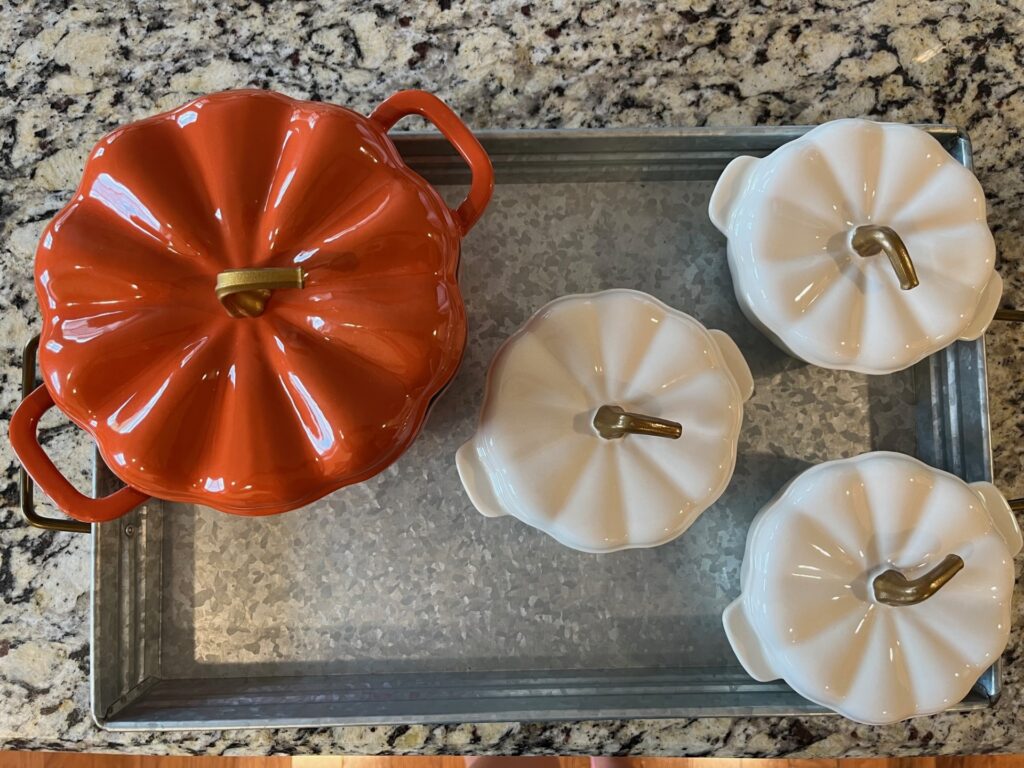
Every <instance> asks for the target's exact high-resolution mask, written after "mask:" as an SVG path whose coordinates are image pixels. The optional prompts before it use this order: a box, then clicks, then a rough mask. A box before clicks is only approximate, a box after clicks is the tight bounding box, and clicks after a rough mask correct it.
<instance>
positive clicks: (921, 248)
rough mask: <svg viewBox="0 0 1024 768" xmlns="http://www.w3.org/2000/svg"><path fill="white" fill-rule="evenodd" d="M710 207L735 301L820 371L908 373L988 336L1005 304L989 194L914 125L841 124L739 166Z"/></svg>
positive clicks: (734, 164)
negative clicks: (723, 240)
mask: <svg viewBox="0 0 1024 768" xmlns="http://www.w3.org/2000/svg"><path fill="white" fill-rule="evenodd" d="M709 212H710V216H711V220H712V221H713V222H714V224H715V225H716V226H717V227H718V228H719V229H720V230H721V231H722V232H723V233H724V234H725V235H727V236H728V238H729V249H728V251H729V263H730V267H731V270H732V274H733V279H734V287H735V289H736V295H737V298H738V299H739V302H740V304H741V305H742V306H743V308H744V309H745V310H746V311H747V314H748V315H750V316H751V319H753V320H754V321H755V322H756V323H758V324H759V325H760V326H761V327H762V329H763V330H765V331H766V332H767V333H768V334H769V335H770V336H771V337H773V339H774V340H776V341H777V342H779V343H780V345H781V346H783V347H784V348H786V349H787V350H788V351H790V352H792V353H793V354H794V355H796V356H797V357H800V358H802V359H804V360H806V361H807V362H810V363H813V364H815V365H820V366H823V367H826V368H842V369H847V370H854V371H859V372H862V373H878V374H881V373H891V372H893V371H897V370H901V369H903V368H906V367H908V366H910V365H912V364H913V363H915V362H917V361H918V360H921V359H923V358H924V357H926V356H928V355H930V354H932V353H933V352H936V351H938V350H939V349H942V348H943V347H946V346H948V345H949V344H950V343H952V342H954V341H956V340H957V339H973V338H977V337H978V336H980V335H981V334H982V333H983V332H984V331H985V328H986V327H987V326H988V324H989V323H990V322H991V320H992V317H993V315H994V314H995V310H996V308H997V306H998V304H999V298H1000V295H1001V293H1002V281H1001V279H1000V277H999V275H998V274H997V273H996V272H995V244H994V241H993V239H992V235H991V233H990V232H989V229H988V226H987V224H986V220H985V196H984V193H983V192H982V189H981V185H980V184H979V183H978V180H977V179H976V178H975V177H974V174H972V173H971V172H970V171H969V170H968V169H967V168H965V167H964V166H962V165H961V164H960V163H958V162H957V161H956V160H955V159H954V158H953V157H951V156H950V154H949V153H948V152H946V150H945V149H943V148H942V146H941V145H940V144H939V143H938V141H936V140H935V139H934V138H933V137H932V136H930V135H928V134H927V133H925V132H924V131H922V130H919V129H917V128H912V127H910V126H906V125H896V124H884V123H874V122H871V121H868V120H838V121H835V122H832V123H827V124H825V125H822V126H820V127H818V128H815V129H814V130H812V131H810V132H808V133H807V134H806V135H804V136H803V137H801V138H799V139H797V140H795V141H792V142H790V143H788V144H786V145H784V146H782V147H781V148H779V149H777V150H776V151H774V152H773V153H772V154H771V155H769V156H768V157H766V158H763V159H757V158H753V157H739V158H736V159H735V160H733V162H732V163H730V165H729V166H728V167H727V168H726V170H725V172H724V173H723V174H722V176H721V178H720V179H719V182H718V184H717V186H716V188H715V191H714V194H713V196H712V199H711V204H710V211H709Z"/></svg>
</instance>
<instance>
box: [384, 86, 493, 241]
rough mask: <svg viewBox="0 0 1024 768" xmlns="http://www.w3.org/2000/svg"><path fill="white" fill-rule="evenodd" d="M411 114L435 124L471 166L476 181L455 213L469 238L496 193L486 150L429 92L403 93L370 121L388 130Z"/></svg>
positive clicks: (462, 231) (389, 100)
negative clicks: (468, 233) (492, 195)
mask: <svg viewBox="0 0 1024 768" xmlns="http://www.w3.org/2000/svg"><path fill="white" fill-rule="evenodd" d="M408 115H419V116H420V117H423V118H426V119H427V120H429V121H430V122H431V123H433V124H434V125H435V126H436V127H437V129H438V130H439V131H440V132H441V133H442V134H444V137H445V138H446V139H448V141H449V142H451V145H452V146H453V147H455V150H456V151H457V152H458V153H459V154H460V155H462V159H463V160H465V161H466V164H467V165H468V166H469V170H470V173H471V174H472V180H471V181H470V185H469V194H468V195H466V199H465V200H463V201H462V203H461V204H460V205H459V207H458V208H457V209H456V210H454V211H452V215H453V216H454V217H455V221H456V222H458V224H459V228H460V230H461V233H462V234H463V235H465V234H466V233H467V232H469V230H471V229H472V228H473V225H474V224H476V222H477V221H478V220H479V218H480V216H482V215H483V212H484V208H486V207H487V203H488V202H489V201H490V199H491V193H492V192H493V191H494V169H493V168H492V167H491V160H490V158H489V157H487V153H486V152H485V151H484V148H483V147H482V146H480V142H479V141H477V138H476V136H474V135H473V134H472V132H471V131H470V130H469V128H467V127H466V124H465V123H463V122H462V121H461V120H460V119H459V118H458V116H457V115H456V114H455V113H454V112H452V110H451V109H450V108H449V107H448V105H447V104H445V103H444V102H443V101H441V100H440V99H439V98H437V96H434V95H433V94H430V93H427V92H425V91H399V92H398V93H396V94H394V95H393V96H391V97H389V98H387V99H385V100H384V101H383V102H382V103H381V105H380V106H379V107H377V108H376V109H375V110H373V114H372V115H370V119H371V120H373V121H374V122H376V123H377V124H378V125H380V127H381V128H383V129H384V130H385V131H389V130H391V128H392V127H393V126H394V124H395V123H397V122H398V121H399V120H401V119H402V118H403V117H406V116H408Z"/></svg>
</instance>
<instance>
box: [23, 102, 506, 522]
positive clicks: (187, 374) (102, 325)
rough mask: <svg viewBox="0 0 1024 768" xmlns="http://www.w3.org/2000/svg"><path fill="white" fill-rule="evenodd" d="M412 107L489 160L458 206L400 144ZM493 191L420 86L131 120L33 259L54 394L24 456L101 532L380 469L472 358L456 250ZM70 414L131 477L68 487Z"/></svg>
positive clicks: (240, 506)
mask: <svg viewBox="0 0 1024 768" xmlns="http://www.w3.org/2000/svg"><path fill="white" fill-rule="evenodd" d="M410 114H418V115H422V116H423V117H425V118H426V119H428V120H429V121H431V122H432V123H433V124H434V125H435V126H437V127H438V128H439V129H440V130H441V132H442V133H443V134H444V135H445V136H446V137H447V138H448V140H449V141H450V142H451V143H452V145H453V146H454V147H455V148H456V149H457V150H458V152H459V153H460V154H461V155H462V156H463V158H464V159H465V160H466V162H467V163H468V164H469V166H470V170H471V172H472V184H471V188H470V191H469V195H468V196H467V198H466V199H465V201H463V203H462V204H461V205H460V206H459V207H458V208H457V209H454V210H452V209H449V207H448V206H447V205H446V204H445V203H444V201H443V200H442V199H441V197H440V196H439V195H438V193H437V192H436V191H435V190H434V189H433V188H432V187H431V186H430V185H429V184H427V182H426V181H424V180H423V179H422V178H421V177H420V176H418V175H416V174H415V173H414V172H412V171H411V170H410V169H409V168H408V167H407V166H406V165H405V164H404V163H403V161H402V159H401V157H400V156H399V154H398V151H397V150H396V148H395V146H394V144H392V142H391V141H390V140H389V139H388V137H387V135H386V132H387V131H388V129H390V128H391V127H392V126H393V125H394V124H395V123H396V122H397V121H398V120H399V119H401V118H402V117H404V116H406V115H410ZM492 188H493V175H492V171H491V165H490V162H489V161H488V159H487V155H486V154H485V153H484V151H483V149H482V147H481V146H480V144H479V143H478V142H477V140H476V139H475V138H474V137H473V135H472V134H471V133H470V132H469V130H468V129H467V128H466V127H465V125H463V124H462V123H461V122H460V121H459V119H458V118H457V117H456V116H455V114H454V113H452V111H451V110H450V109H448V107H446V106H445V105H444V104H443V103H442V102H441V101H439V100H438V99H437V98H435V97H433V96H431V95H429V94H426V93H422V92H418V91H405V92H402V93H398V94H396V95H394V96H392V97H391V98H389V99H388V100H387V101H385V102H384V103H383V104H381V105H380V107H378V108H377V110H376V111H375V112H374V113H373V114H372V115H371V116H370V117H369V118H366V117H363V116H362V115H359V114H356V113H354V112H352V111H350V110H347V109H343V108H341V107H338V106H332V105H328V104H321V103H312V102H304V101H295V100H293V99H290V98H287V97H285V96H282V95H279V94H276V93H270V92H266V91H232V92H227V93H220V94H215V95H212V96H205V97H202V98H200V99H197V100H196V101H193V102H191V103H190V104H187V105H185V106H184V107H181V108H180V109H177V110H175V111H173V112H169V113H167V114H163V115H158V116H156V117H152V118H149V119H147V120H143V121H141V122H138V123H133V124H131V125H128V126H126V127H123V128H121V129H119V130H116V131H114V132H113V133H111V134H110V135H109V136H106V137H105V138H104V139H102V140H101V141H100V143H99V144H98V145H97V146H96V148H95V149H94V150H93V152H92V154H91V155H90V156H89V159H88V161H87V163H86V167H85V173H84V176H83V178H82V182H81V185H80V186H79V188H78V191H77V192H76V193H75V196H74V198H73V200H72V201H71V202H70V203H69V204H68V205H67V206H66V207H65V208H64V209H63V210H62V211H61V212H60V213H59V214H58V215H57V216H56V218H55V219H54V220H53V221H52V222H51V223H50V225H49V226H48V227H47V228H46V230H45V232H44V233H43V237H42V240H41V242H40V245H39V249H38V251H37V253H36V266H35V279H36V290H37V292H38V296H39V302H40V306H41V308H42V318H43V323H42V335H41V340H40V348H39V362H40V367H41V369H42V373H43V379H44V382H45V384H44V386H40V387H39V388H38V389H36V390H35V391H34V392H33V393H32V394H31V395H30V396H29V397H28V398H26V399H25V400H24V401H23V402H22V404H21V405H20V406H19V408H18V409H17V411H16V412H15V414H14V417H13V418H12V420H11V443H12V445H13V447H14V450H15V452H16V453H17V454H18V456H19V458H20V459H21V461H22V463H23V464H24V466H25V468H26V469H27V470H28V472H29V474H30V475H31V476H32V478H33V479H34V480H35V481H36V483H37V484H38V485H39V486H40V487H41V489H42V490H43V491H44V492H45V493H47V494H48V495H49V496H50V497H51V498H53V499H54V501H55V502H56V503H57V504H58V505H59V506H60V507H61V508H62V509H64V511H65V512H67V513H68V514H69V515H71V516H72V517H74V518H77V519H79V520H84V521H88V522H102V521H104V520H110V519H113V518H115V517H118V516H120V515H122V514H124V513H126V512H128V511H129V510H130V509H132V508H133V507H135V506H136V505H138V504H139V503H141V502H142V501H144V500H145V499H146V497H147V495H151V496H158V497H160V498H165V499H171V500H175V501H187V502H195V503H199V504H204V505H208V506H211V507H215V508H217V509H221V510H224V511H226V512H234V513H238V514H243V515H266V514H272V513H276V512H283V511H286V510H289V509H293V508H295V507H298V506H301V505H302V504H306V503H309V502H311V501H313V500H315V499H316V498H319V497H320V496H323V495H324V494H326V493H329V492H330V491H332V490H335V489H337V488H339V487H341V486H344V485H349V484H351V483H356V482H359V481H361V480H365V479H366V478H369V477H371V476H372V475H375V474H376V473H378V472H380V471H381V470H382V469H384V468H385V467H387V466H388V465H389V464H390V463H391V462H393V461H394V460H395V459H397V458H398V456H399V455H400V454H401V453H402V452H403V451H404V450H405V449H406V448H407V447H408V445H409V444H410V443H411V442H412V440H413V439H414V438H415V437H416V434H417V433H418V431H419V429H420V427H421V426H422V424H423V421H424V419H425V417H426V413H427V409H428V407H429V405H430V403H431V401H432V400H433V398H434V397H435V396H436V395H437V394H438V392H439V391H440V390H441V389H442V388H443V387H444V386H445V385H446V384H447V383H448V381H449V380H450V379H451V377H452V376H453V375H454V373H455V370H456V368H457V367H458V364H459V361H460V359H461V356H462V351H463V347H464V345H465V339H466V318H465V312H464V309H463V304H462V297H461V295H460V293H459V286H458V283H457V279H456V270H457V267H458V261H459V244H460V239H461V238H462V236H463V235H465V233H466V232H467V231H468V230H469V229H470V228H471V227H472V226H473V224H474V223H475V222H476V221H477V219H478V218H479V217H480V215H481V213H482V212H483V209H484V207H485V206H486V205H487V202H488V200H489V199H490V195H491V190H492ZM53 404H56V405H57V406H58V407H59V408H60V409H61V410H62V411H64V413H66V414H67V415H68V416H69V417H70V418H71V419H72V420H73V421H74V422H75V423H77V424H78V425H79V426H81V427H82V428H83V429H85V430H86V431H88V432H89V433H90V434H91V435H92V436H93V437H94V438H95V440H96V443H97V445H98V446H99V450H100V452H101V453H102V455H103V458H104V460H105V461H106V463H107V464H108V465H109V466H110V468H111V469H112V470H113V472H114V473H115V474H116V475H117V476H118V477H120V478H121V479H122V480H123V481H124V482H125V483H126V484H127V485H128V486H129V487H128V488H124V489H122V490H120V491H118V492H116V493H114V494H113V495H111V496H107V497H105V498H102V499H89V498H87V497H85V496H83V495H81V494H80V493H78V492H77V491H76V490H75V489H74V488H73V487H72V486H71V485H70V484H69V483H68V481H67V480H66V479H65V478H64V477H63V476H62V475H61V474H60V472H59V471H58V470H57V469H56V467H55V466H54V465H53V464H52V463H51V461H50V460H49V459H48V458H47V456H46V454H45V453H44V452H43V451H42V449H41V448H40V447H39V444H38V442H37V437H36V429H37V426H38V421H39V418H40V416H41V415H42V414H43V413H44V412H45V411H46V410H47V409H48V408H49V407H51V406H52V405H53Z"/></svg>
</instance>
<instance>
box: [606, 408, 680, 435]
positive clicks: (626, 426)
mask: <svg viewBox="0 0 1024 768" xmlns="http://www.w3.org/2000/svg"><path fill="white" fill-rule="evenodd" d="M594 429H596V430H597V434H599V435H600V436H601V437H603V438H604V439H605V440H616V439H618V438H620V437H625V436H626V435H627V434H632V435H652V436H654V437H667V438H670V439H672V440H676V439H678V438H679V437H680V436H681V435H682V434H683V426H682V425H681V424H679V423H678V422H675V421H669V420H668V419H656V418H654V417H653V416H644V415H643V414H641V413H629V412H628V411H624V410H622V408H620V407H619V406H617V405H602V406H601V407H600V408H598V409H597V413H595V414H594Z"/></svg>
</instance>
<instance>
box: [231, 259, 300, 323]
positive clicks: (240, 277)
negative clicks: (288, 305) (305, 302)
mask: <svg viewBox="0 0 1024 768" xmlns="http://www.w3.org/2000/svg"><path fill="white" fill-rule="evenodd" d="M302 287H303V274H302V269H301V268H300V267H262V268H259V269H225V270H224V271H223V272H221V273H219V274H218V275H217V287H216V291H217V298H218V299H220V303H221V304H223V305H224V309H226V310H227V311H228V314H229V315H231V316H232V317H258V316H259V315H262V314H263V311H264V310H265V309H266V308H267V300H268V299H270V294H271V293H272V292H273V291H274V290H276V289H278V288H302Z"/></svg>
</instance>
